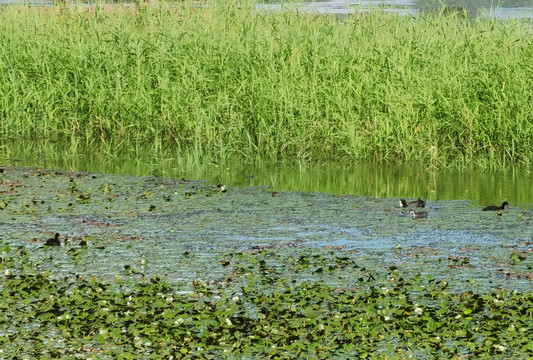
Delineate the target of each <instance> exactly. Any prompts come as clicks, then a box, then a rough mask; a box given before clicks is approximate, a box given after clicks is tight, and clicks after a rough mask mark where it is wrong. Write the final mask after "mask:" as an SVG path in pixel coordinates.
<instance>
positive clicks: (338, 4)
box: [0, 0, 533, 19]
mask: <svg viewBox="0 0 533 360" xmlns="http://www.w3.org/2000/svg"><path fill="white" fill-rule="evenodd" d="M80 3H82V4H85V5H86V4H88V3H93V2H92V1H81V2H80ZM286 3H289V2H286ZM0 4H4V5H6V4H10V5H14V4H24V5H37V6H49V5H51V4H52V0H26V1H25V0H0ZM299 4H300V5H299V8H300V9H301V10H305V11H309V12H315V13H320V14H336V15H347V14H351V13H354V12H358V11H364V10H368V9H372V8H378V9H382V10H385V11H393V12H396V13H399V14H405V15H407V14H410V15H416V14H419V13H421V12H426V11H431V10H432V11H438V10H440V9H442V7H443V4H446V7H447V8H449V9H459V10H461V11H462V9H465V10H466V11H467V12H468V13H469V14H470V15H472V16H479V15H481V16H485V17H494V18H530V19H531V18H533V0H509V1H492V2H491V1H485V0H473V1H464V0H462V1H461V0H448V1H446V2H444V1H437V0H382V1H372V0H371V1H368V0H325V1H310V2H300V3H299ZM281 7H282V5H281V3H279V2H276V1H268V0H267V2H265V3H263V4H261V5H259V6H258V9H263V10H278V9H281Z"/></svg>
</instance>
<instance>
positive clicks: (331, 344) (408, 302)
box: [0, 245, 533, 359]
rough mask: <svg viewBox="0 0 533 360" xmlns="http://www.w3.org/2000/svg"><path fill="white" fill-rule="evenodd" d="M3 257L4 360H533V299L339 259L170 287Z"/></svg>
mask: <svg viewBox="0 0 533 360" xmlns="http://www.w3.org/2000/svg"><path fill="white" fill-rule="evenodd" d="M1 250H2V258H1V263H0V271H1V273H0V274H1V276H0V279H1V282H0V291H1V300H0V310H1V314H2V316H1V317H0V349H1V350H0V351H1V352H0V357H7V358H9V357H12V356H14V355H15V354H16V355H17V356H19V357H26V358H38V357H45V358H65V357H71V356H76V357H78V358H102V359H105V358H122V359H138V358H163V357H170V356H173V358H207V359H209V358H211V359H215V358H222V357H228V358H234V359H237V358H241V357H242V356H246V357H249V358H251V357H269V358H277V359H282V358H291V357H309V358H323V359H326V358H331V357H332V356H336V357H345V358H350V357H352V358H353V357H358V358H366V357H369V358H370V357H371V358H384V359H385V358H387V359H390V358H398V359H401V358H408V357H422V358H431V357H435V356H436V357H441V358H452V357H454V356H461V357H472V358H478V357H489V356H490V357H495V358H498V357H500V358H511V357H514V358H520V357H521V358H526V357H528V356H532V355H533V341H532V339H531V333H532V331H533V321H532V320H533V293H532V292H507V291H494V292H491V293H487V294H479V293H474V292H472V291H464V292H462V293H451V292H447V288H448V285H449V284H448V283H447V282H446V281H444V280H437V279H436V278H435V277H432V276H421V275H419V274H418V275H417V274H411V273H409V272H404V271H403V270H402V269H401V268H397V267H394V266H393V267H390V268H388V269H383V271H379V272H375V271H369V270H367V269H365V268H363V267H360V266H359V265H358V264H357V261H356V258H354V257H351V256H345V255H342V254H340V255H339V254H336V253H334V252H327V251H311V250H309V249H301V250H299V251H298V252H292V253H287V252H284V251H280V250H268V251H267V250H264V251H259V252H258V251H251V252H240V253H227V254H222V255H220V257H219V261H220V263H221V265H222V266H223V267H224V268H225V269H226V273H225V276H224V277H223V278H221V279H220V280H219V281H213V282H203V281H200V280H197V281H193V282H191V283H188V284H170V283H169V282H168V281H167V279H164V278H163V277H159V276H153V277H150V278H148V277H144V276H142V274H138V275H135V276H119V275H117V276H116V277H115V278H114V280H111V281H108V280H102V279H98V278H96V277H93V278H84V277H81V276H79V275H76V274H72V275H69V276H63V277H57V276H54V274H53V273H52V272H44V273H42V272H38V271H36V270H34V268H35V264H33V263H32V260H31V259H30V258H29V256H28V254H27V252H26V250H25V249H24V248H19V249H14V248H11V247H9V246H7V245H4V246H3V247H2V249H1ZM345 273H349V274H350V275H351V276H350V279H349V280H347V279H345V278H342V275H343V274H345ZM311 274H313V275H315V276H314V279H308V280H302V275H303V277H304V278H305V277H306V276H309V275H311ZM322 274H329V275H330V276H333V277H337V278H338V279H339V280H338V281H339V284H340V283H343V285H342V286H341V285H339V284H337V285H335V286H331V285H329V284H326V283H325V282H323V281H321V275H322Z"/></svg>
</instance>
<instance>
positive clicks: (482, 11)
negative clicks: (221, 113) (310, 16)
mask: <svg viewBox="0 0 533 360" xmlns="http://www.w3.org/2000/svg"><path fill="white" fill-rule="evenodd" d="M444 4H446V7H447V8H448V9H458V10H461V11H462V10H463V9H464V10H465V11H467V12H468V13H469V14H470V15H471V16H478V15H481V16H486V17H495V18H533V7H532V6H533V1H532V0H510V1H485V0H470V1H465V0H447V1H432V0H429V1H428V0H382V1H372V0H325V1H311V2H301V9H302V10H307V11H311V12H317V13H327V14H338V15H345V14H351V13H353V12H356V11H361V10H366V9H371V8H380V9H384V10H386V11H394V12H397V13H400V14H412V15H414V14H418V13H421V12H427V11H439V10H440V9H442V7H443V5H444ZM260 8H263V9H268V10H275V9H280V8H281V5H280V4H278V3H274V2H271V3H268V4H263V5H261V6H260Z"/></svg>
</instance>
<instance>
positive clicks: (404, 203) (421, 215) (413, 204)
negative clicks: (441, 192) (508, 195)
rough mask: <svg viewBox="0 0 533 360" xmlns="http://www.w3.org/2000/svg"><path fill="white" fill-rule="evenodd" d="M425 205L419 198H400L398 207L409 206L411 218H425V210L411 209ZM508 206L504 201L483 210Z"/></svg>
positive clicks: (496, 209)
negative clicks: (410, 199)
mask: <svg viewBox="0 0 533 360" xmlns="http://www.w3.org/2000/svg"><path fill="white" fill-rule="evenodd" d="M425 206H426V202H425V201H424V200H422V199H420V198H418V200H415V201H410V202H407V201H405V199H400V207H402V208H410V209H411V211H409V212H410V213H411V215H412V216H413V219H419V218H425V217H427V216H428V213H427V212H425V211H420V212H415V211H414V210H413V209H415V208H421V207H422V208H423V207H425ZM508 207H509V203H508V202H507V201H504V202H503V203H502V206H495V205H490V206H487V207H484V208H483V211H500V210H505V209H507V208H508Z"/></svg>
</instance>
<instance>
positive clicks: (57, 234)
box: [46, 233, 61, 246]
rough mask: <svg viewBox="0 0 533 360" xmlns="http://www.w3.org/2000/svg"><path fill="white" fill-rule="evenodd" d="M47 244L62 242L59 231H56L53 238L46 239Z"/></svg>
mask: <svg viewBox="0 0 533 360" xmlns="http://www.w3.org/2000/svg"><path fill="white" fill-rule="evenodd" d="M46 245H48V246H59V245H61V242H60V241H59V233H56V234H55V235H54V237H53V238H50V239H48V240H46Z"/></svg>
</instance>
